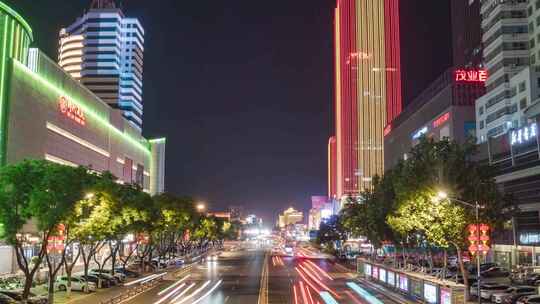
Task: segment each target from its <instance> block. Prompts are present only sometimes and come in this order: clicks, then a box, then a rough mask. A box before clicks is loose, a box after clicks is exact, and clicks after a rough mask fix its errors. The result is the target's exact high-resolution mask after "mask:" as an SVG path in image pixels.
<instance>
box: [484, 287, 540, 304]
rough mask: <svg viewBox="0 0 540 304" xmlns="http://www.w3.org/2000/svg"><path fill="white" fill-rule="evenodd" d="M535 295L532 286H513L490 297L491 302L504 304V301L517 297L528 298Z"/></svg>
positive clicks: (534, 288) (534, 289)
mask: <svg viewBox="0 0 540 304" xmlns="http://www.w3.org/2000/svg"><path fill="white" fill-rule="evenodd" d="M534 294H536V287H534V286H513V287H510V288H508V289H506V290H504V291H502V292H496V293H494V294H492V295H491V302H493V303H498V304H500V303H504V302H505V300H506V299H510V298H512V297H515V296H517V295H521V296H530V295H534Z"/></svg>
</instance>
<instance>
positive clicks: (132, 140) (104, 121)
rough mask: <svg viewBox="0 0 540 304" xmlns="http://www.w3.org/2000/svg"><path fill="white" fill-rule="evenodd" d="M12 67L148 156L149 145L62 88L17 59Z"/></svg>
mask: <svg viewBox="0 0 540 304" xmlns="http://www.w3.org/2000/svg"><path fill="white" fill-rule="evenodd" d="M13 63H14V65H13V66H14V68H16V69H18V70H20V71H22V72H24V73H25V74H26V75H28V76H30V77H31V78H32V79H34V80H37V81H38V82H39V83H41V84H42V85H43V86H44V87H45V88H47V89H49V90H51V91H53V92H55V93H56V94H58V96H65V97H67V98H68V99H69V100H70V101H71V102H73V103H74V104H76V105H77V106H79V107H81V108H82V109H83V111H84V112H85V114H88V116H90V117H91V118H92V119H94V120H96V121H98V122H99V123H100V124H101V125H103V126H105V127H107V128H108V129H109V130H111V131H113V132H114V133H115V134H117V135H119V136H120V137H122V138H123V139H125V140H127V141H128V142H130V143H131V144H133V145H134V146H135V147H137V148H139V149H140V150H141V151H143V152H144V153H146V154H147V155H148V156H149V155H150V154H151V152H150V147H149V145H148V144H143V143H142V142H140V141H139V140H137V139H135V138H133V137H131V136H130V135H128V134H126V133H124V132H122V131H120V130H118V129H117V128H116V127H114V126H113V125H112V124H111V123H110V122H109V120H108V119H105V118H103V117H102V116H101V115H100V114H98V113H97V112H96V111H94V110H93V109H91V108H90V107H88V106H87V105H86V104H85V103H83V102H81V101H80V100H79V99H76V98H73V97H72V96H71V95H69V94H68V93H66V92H65V91H64V90H63V89H61V88H59V87H57V86H56V85H54V84H53V83H51V82H49V81H48V80H47V79H45V78H43V77H42V76H41V75H39V74H36V73H34V72H32V71H31V70H30V69H29V68H27V67H26V66H25V65H24V64H22V63H20V62H19V61H17V60H13Z"/></svg>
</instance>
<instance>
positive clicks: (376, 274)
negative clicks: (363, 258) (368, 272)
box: [372, 266, 379, 279]
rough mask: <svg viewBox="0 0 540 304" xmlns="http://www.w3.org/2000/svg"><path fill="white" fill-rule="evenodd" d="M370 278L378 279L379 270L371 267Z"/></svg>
mask: <svg viewBox="0 0 540 304" xmlns="http://www.w3.org/2000/svg"><path fill="white" fill-rule="evenodd" d="M372 276H373V277H374V278H375V279H378V278H379V268H378V267H375V266H373V273H372Z"/></svg>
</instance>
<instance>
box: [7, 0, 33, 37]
mask: <svg viewBox="0 0 540 304" xmlns="http://www.w3.org/2000/svg"><path fill="white" fill-rule="evenodd" d="M0 9H1V10H3V11H5V12H6V13H8V14H9V15H11V16H12V17H13V18H15V19H16V20H17V21H18V22H19V23H20V24H21V25H22V26H23V27H24V29H25V30H26V31H27V32H28V35H30V39H31V40H34V38H33V37H34V36H33V33H32V28H31V27H30V25H29V24H28V22H26V20H24V18H23V17H21V15H19V14H18V13H17V12H16V11H15V10H13V9H12V8H11V7H9V6H7V5H6V4H5V3H4V2H1V1H0Z"/></svg>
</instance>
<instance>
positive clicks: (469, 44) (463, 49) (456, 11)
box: [450, 0, 482, 68]
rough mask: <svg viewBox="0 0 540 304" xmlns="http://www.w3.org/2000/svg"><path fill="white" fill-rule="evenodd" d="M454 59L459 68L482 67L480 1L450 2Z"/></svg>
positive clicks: (453, 0)
mask: <svg viewBox="0 0 540 304" xmlns="http://www.w3.org/2000/svg"><path fill="white" fill-rule="evenodd" d="M450 12H451V22H452V58H453V60H452V61H453V64H454V66H455V67H458V68H464V67H468V68H476V67H479V66H481V65H482V28H481V26H480V23H481V20H482V19H481V17H480V0H450Z"/></svg>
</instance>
